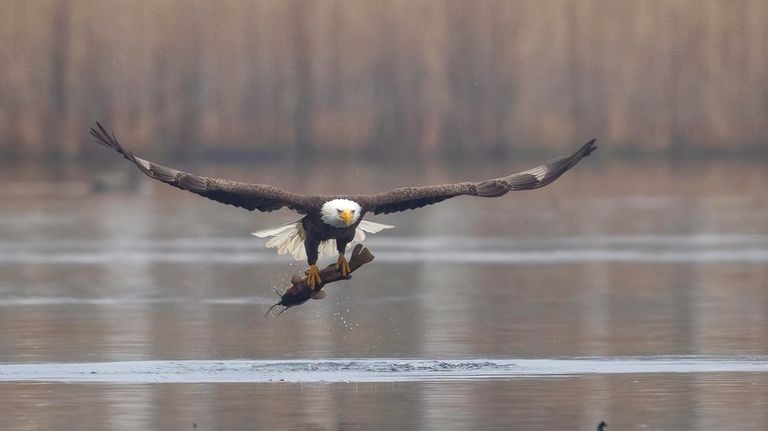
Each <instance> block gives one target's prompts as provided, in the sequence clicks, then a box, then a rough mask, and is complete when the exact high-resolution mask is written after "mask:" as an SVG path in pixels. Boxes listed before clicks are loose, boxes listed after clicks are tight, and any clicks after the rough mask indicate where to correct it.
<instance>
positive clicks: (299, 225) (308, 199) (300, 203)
mask: <svg viewBox="0 0 768 431" xmlns="http://www.w3.org/2000/svg"><path fill="white" fill-rule="evenodd" d="M90 132H91V135H92V136H93V137H94V138H95V139H96V141H98V142H99V143H100V144H102V145H104V146H106V147H109V148H112V149H113V150H115V151H117V152H118V153H120V154H121V155H122V156H123V157H124V158H126V159H127V160H129V161H130V162H132V163H133V164H135V165H136V166H137V167H138V168H139V169H140V170H141V171H142V172H143V173H144V174H146V175H147V176H149V177H152V178H154V179H156V180H159V181H162V182H164V183H166V184H170V185H172V186H174V187H177V188H180V189H182V190H187V191H190V192H192V193H196V194H198V195H200V196H204V197H206V198H208V199H212V200H215V201H217V202H221V203H224V204H227V205H234V206H236V207H240V208H245V209H247V210H251V211H254V210H258V211H262V212H269V211H274V210H277V209H280V208H290V209H292V210H294V211H296V212H298V213H299V214H303V215H304V216H303V217H302V218H301V219H300V220H298V221H296V222H292V223H289V224H286V225H282V226H278V227H276V228H271V229H266V230H263V231H259V232H256V233H254V235H256V236H259V237H262V238H266V237H271V239H270V240H269V241H268V242H267V246H269V247H275V248H277V251H278V253H280V254H285V253H290V254H291V255H292V256H294V258H297V259H303V258H305V257H306V259H307V263H308V264H309V270H308V271H307V274H308V283H309V285H310V287H311V288H314V287H315V286H316V285H317V284H319V283H320V275H319V270H318V268H317V259H318V256H319V255H320V254H332V253H333V249H334V248H335V249H336V251H337V252H338V253H339V257H338V261H337V266H338V269H339V271H340V272H341V274H342V276H345V277H346V276H347V274H348V273H349V265H348V263H347V260H346V258H345V257H344V252H345V250H346V249H347V245H348V244H350V243H351V242H352V241H357V242H359V241H362V240H363V239H364V238H365V232H369V233H376V232H379V231H381V230H383V229H387V228H391V227H392V226H388V225H383V224H379V223H373V222H369V221H365V220H363V216H365V214H366V213H373V214H389V213H393V212H398V211H405V210H411V209H416V208H421V207H423V206H426V205H431V204H435V203H438V202H442V201H444V200H446V199H450V198H453V197H456V196H464V195H466V196H479V197H498V196H503V195H505V194H506V193H507V192H510V191H518V190H533V189H537V188H539V187H544V186H546V185H547V184H549V183H551V182H553V181H555V180H556V179H557V178H559V177H560V175H562V174H563V173H564V172H565V171H567V170H568V169H570V168H572V167H573V166H574V165H575V164H576V163H578V162H579V160H581V159H582V158H584V157H586V156H588V155H590V154H591V153H592V152H593V151H594V150H595V149H597V147H596V146H595V140H594V139H593V140H591V141H589V142H587V143H586V144H584V145H583V146H582V147H581V148H579V149H578V150H577V151H576V152H575V153H573V154H571V155H570V156H565V157H560V158H558V159H555V160H552V161H550V162H548V163H545V164H543V165H540V166H537V167H535V168H533V169H529V170H527V171H524V172H519V173H516V174H512V175H509V176H506V177H500V178H494V179H490V180H485V181H479V182H463V183H457V184H443V185H437V186H425V187H403V188H398V189H394V190H390V191H386V192H383V193H376V194H369V195H301V194H297V193H291V192H287V191H285V190H282V189H280V188H278V187H273V186H269V185H265V184H251V183H243V182H239V181H232V180H224V179H219V178H210V177H203V176H199V175H194V174H190V173H187V172H183V171H179V170H176V169H173V168H169V167H167V166H163V165H159V164H157V163H153V162H150V161H148V160H144V159H142V158H140V157H136V156H134V155H133V153H131V152H130V151H128V150H127V149H125V148H124V147H123V146H122V145H120V143H119V142H118V140H117V138H116V137H115V135H114V133H111V134H110V133H108V132H107V131H106V130H105V129H104V127H103V126H102V125H101V124H99V123H96V127H95V128H91V129H90Z"/></svg>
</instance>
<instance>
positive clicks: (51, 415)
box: [0, 159, 768, 430]
mask: <svg viewBox="0 0 768 431" xmlns="http://www.w3.org/2000/svg"><path fill="white" fill-rule="evenodd" d="M590 162H594V163H588V164H585V165H584V166H583V167H581V166H580V167H579V169H575V170H574V171H573V172H569V173H568V174H566V176H565V177H564V178H563V179H561V180H560V181H558V182H557V183H555V184H553V185H552V186H550V187H547V188H545V189H542V190H539V191H535V192H525V193H515V194H511V195H508V196H507V197H505V198H502V199H471V198H459V199H455V200H452V201H449V202H446V203H444V204H442V205H438V206H433V207H429V208H425V209H423V210H419V211H414V212H410V213H402V214H397V215H392V216H389V217H380V216H376V217H372V219H374V220H377V221H382V222H386V223H390V224H394V225H395V226H396V229H394V230H390V231H386V232H384V233H382V234H377V235H374V236H372V237H370V240H369V241H366V244H367V245H368V246H369V247H371V249H372V251H373V252H374V254H376V256H377V260H376V262H374V263H373V264H371V265H369V266H366V267H365V268H364V270H362V271H361V272H360V273H359V274H358V273H356V274H355V277H354V279H353V280H352V281H350V282H345V283H340V284H335V285H333V286H329V287H328V296H327V297H326V299H325V300H322V301H311V302H309V303H307V304H305V305H302V306H300V307H297V308H295V309H291V310H289V311H288V312H286V313H284V314H283V315H282V316H281V317H280V318H279V319H263V318H262V315H263V313H264V310H265V308H266V306H267V304H270V303H272V302H274V295H273V293H272V290H273V289H274V288H282V287H284V286H286V284H287V282H288V279H289V278H290V275H291V273H292V272H294V271H300V270H303V269H304V264H303V263H301V262H298V263H293V262H291V261H289V260H287V259H286V258H284V257H280V256H275V255H273V254H271V251H265V250H264V249H262V240H258V239H255V238H252V237H249V233H250V232H252V231H254V230H256V229H259V228H264V227H268V226H271V225H276V224H279V223H283V222H285V221H288V220H291V219H292V217H295V215H293V214H291V213H289V212H277V213H274V214H250V213H247V212H244V211H242V210H238V209H234V208H229V207H224V206H220V205H218V204H215V203H211V202H208V201H206V200H204V199H200V198H198V197H196V196H193V195H189V194H185V193H183V192H180V191H177V190H175V189H172V188H170V187H167V186H163V185H155V184H151V183H149V182H139V189H138V190H136V191H130V190H124V189H119V190H115V191H113V192H107V193H92V192H90V186H89V183H88V181H89V178H91V175H92V174H87V173H85V172H82V171H80V170H78V169H73V170H72V171H66V170H65V171H63V172H62V171H61V170H59V171H56V172H55V173H53V174H44V173H45V172H46V171H45V170H44V169H42V168H41V169H40V170H35V169H25V170H14V169H5V168H4V169H2V170H0V181H3V183H4V184H7V185H8V187H7V188H5V190H10V191H11V192H9V193H4V192H3V191H1V190H0V196H2V198H3V199H0V332H2V336H1V337H0V362H3V363H19V362H21V363H33V362H46V363H53V362H55V363H61V362H111V361H133V360H138V361H146V360H149V361H152V360H185V359H188V360H214V361H215V360H231V359H242V358H247V359H254V360H264V359H269V360H289V359H296V360H304V359H312V358H315V359H325V358H339V357H343V358H425V359H429V360H433V359H435V360H449V359H451V358H470V359H472V358H491V359H490V360H505V358H507V359H508V358H562V357H594V356H623V357H626V356H633V357H640V358H648V357H657V356H659V355H686V356H688V355H694V356H701V355H703V356H723V357H731V358H740V357H744V356H745V355H753V356H759V357H764V356H765V355H768V288H767V286H768V265H767V264H766V263H767V262H766V261H767V260H768V257H767V256H768V195H766V194H765V193H764V190H763V187H764V185H765V184H768V170H766V169H765V168H764V165H761V164H759V163H746V162H742V163H739V162H733V161H730V162H717V163H714V162H713V163H696V164H691V165H683V166H667V165H653V164H646V165H643V164H640V165H637V164H629V163H625V164H622V163H618V162H617V163H613V162H611V163H605V164H603V165H601V164H600V161H599V159H596V160H595V161H590ZM118 166H120V168H123V166H122V165H118ZM524 166H526V164H520V165H514V166H513V165H512V164H504V166H498V165H495V166H492V167H489V166H463V167H460V168H459V167H443V166H426V167H424V168H423V169H422V168H420V167H400V168H398V169H400V170H399V171H397V172H393V169H392V168H391V167H387V168H377V167H374V166H360V168H359V169H350V170H345V171H338V170H334V169H330V168H328V167H322V166H318V167H317V168H316V169H315V170H314V171H310V172H307V173H305V174H302V175H304V176H301V177H295V173H294V172H293V170H290V169H284V167H266V166H260V167H258V169H240V168H233V167H222V166H206V167H201V168H197V169H192V168H189V169H190V170H195V171H197V172H200V173H202V174H206V175H220V176H227V177H234V178H240V179H245V180H249V179H250V180H258V181H260V182H270V183H274V184H277V185H280V186H283V187H286V188H289V189H292V190H297V191H311V192H330V191H334V190H338V189H339V184H342V185H343V186H344V187H343V188H344V190H346V191H349V192H364V191H377V190H381V189H382V188H387V187H394V186H400V185H407V184H426V183H437V182H447V181H454V180H462V179H466V178H482V177H488V176H494V175H496V174H498V173H500V171H501V172H503V171H507V170H508V171H512V170H515V169H517V168H520V167H524ZM125 168H127V166H126V167H125ZM733 172H738V175H737V176H736V177H734V175H733ZM59 184H63V185H64V186H65V187H63V188H59V187H57V186H58V185H59ZM25 190H26V192H25ZM712 371H714V370H712ZM766 393H768V376H767V374H766V373H765V372H741V373H714V372H712V373H696V374H684V375H669V374H633V373H632V372H628V373H625V374H620V375H600V376H576V377H568V378H556V377H546V378H543V377H526V378H521V377H518V378H515V379H505V380H494V379H491V380H485V381H472V382H467V381H460V382H456V381H440V382H399V383H365V382H358V383H334V384H321V383H304V384H298V383H279V382H274V383H257V384H235V383H204V384H203V383H187V384H164V385H146V384H131V385H115V384H114V383H109V382H103V383H98V384H95V383H91V384H69V385H62V384H57V383H46V384H32V383H20V382H6V383H2V384H0V400H2V401H0V428H8V427H18V428H25V429H38V428H54V427H56V426H64V425H65V424H67V423H71V421H74V420H78V421H82V420H83V418H87V419H86V420H85V422H84V423H83V429H103V428H108V427H115V428H125V429H135V428H137V427H138V428H155V429H183V428H191V427H192V424H193V423H195V424H197V425H198V429H232V428H235V429H237V428H258V429H274V428H278V427H284V428H288V429H375V428H379V429H399V428H402V429H406V428H410V429H413V428H421V429H471V428H486V429H490V428H495V427H496V428H504V427H506V428H509V427H513V426H515V425H518V426H521V427H525V426H528V427H535V428H538V429H547V428H549V429H594V426H595V424H597V422H599V421H600V420H601V419H605V420H606V421H607V422H608V423H609V425H610V428H609V429H644V428H647V429H665V430H669V429H717V428H723V427H725V426H728V427H730V429H744V430H747V429H764V428H766V427H767V426H768V415H766V413H765V412H766V411H768V399H766V397H765V394H766ZM392 412H397V414H393V413H392ZM68 421H69V422H68Z"/></svg>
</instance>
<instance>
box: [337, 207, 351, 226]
mask: <svg viewBox="0 0 768 431" xmlns="http://www.w3.org/2000/svg"><path fill="white" fill-rule="evenodd" d="M339 218H341V219H342V220H344V223H346V224H347V226H349V225H351V224H352V211H350V210H344V211H342V212H341V214H339Z"/></svg>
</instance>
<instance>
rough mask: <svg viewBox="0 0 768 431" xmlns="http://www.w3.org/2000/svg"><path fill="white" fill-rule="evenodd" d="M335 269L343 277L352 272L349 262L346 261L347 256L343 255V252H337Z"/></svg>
mask: <svg viewBox="0 0 768 431" xmlns="http://www.w3.org/2000/svg"><path fill="white" fill-rule="evenodd" d="M336 270H338V271H339V272H340V273H341V276H342V277H344V278H346V277H347V276H348V275H349V273H350V272H352V270H351V269H349V263H347V258H346V257H344V253H339V260H337V261H336Z"/></svg>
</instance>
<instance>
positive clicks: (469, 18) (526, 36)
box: [0, 0, 768, 157]
mask: <svg viewBox="0 0 768 431" xmlns="http://www.w3.org/2000/svg"><path fill="white" fill-rule="evenodd" d="M0 57H2V60H1V61H0V155H1V154H5V155H18V156H25V157H35V156H41V155H45V156H49V155H59V156H65V157H69V156H79V155H83V154H87V155H89V154H91V153H92V152H91V151H90V150H91V149H92V144H91V143H90V142H88V139H87V133H86V132H87V129H88V126H90V125H92V124H93V122H94V121H97V120H98V121H103V122H105V123H107V124H110V125H112V126H113V127H114V128H115V129H117V130H118V131H119V133H120V135H121V137H123V139H124V140H125V141H126V142H130V143H131V145H132V146H133V147H135V148H136V150H137V151H141V152H142V153H143V154H148V153H150V154H148V155H152V154H151V153H154V154H155V155H157V153H158V152H165V153H169V154H167V155H169V156H172V155H178V154H180V153H181V152H182V151H184V152H188V151H192V152H193V154H194V153H195V152H200V151H205V152H211V151H214V152H222V153H235V154H237V153H240V152H254V153H260V154H297V153H301V154H304V153H306V152H307V151H313V150H315V151H319V150H328V149H338V150H349V151H351V152H353V153H358V154H359V153H363V152H368V153H370V152H373V153H375V154H382V153H398V154H410V155H417V156H418V155H422V156H423V155H427V154H434V152H435V151H440V152H443V153H445V154H454V155H455V154H459V155H469V154H505V153H509V152H511V151H512V150H519V149H528V150H530V149H537V148H539V147H541V146H547V147H553V150H552V152H554V151H555V150H554V148H556V149H559V150H563V149H565V148H570V146H571V145H573V143H574V142H581V141H584V140H587V139H589V138H592V137H598V138H600V139H601V140H602V141H603V142H605V143H609V144H608V145H604V148H605V149H606V150H607V151H609V152H610V151H612V150H613V151H617V150H618V151H644V152H645V151H664V152H679V151H688V150H694V149H695V150H718V151H726V152H740V151H745V150H748V149H754V148H757V147H758V146H759V145H760V144H764V143H765V141H766V138H768V121H766V120H765V119H766V118H767V117H768V115H766V114H768V2H765V1H764V0H729V1H706V2H701V1H698V0H680V1H661V0H649V1H626V2H616V1H612V0H576V1H571V0H560V1H553V2H539V1H514V2H513V1H480V2H471V1H460V0H451V1H437V0H434V1H432V0H425V1H411V0H393V1H380V2H373V1H365V2H351V1H350V2H343V1H331V0H327V1H326V0H321V1H302V0H290V1H267V0H264V1H246V0H226V1H220V2H211V1H207V0H164V1H150V0H138V1H131V2H126V1H119V0H107V1H100V2H94V1H90V0H36V1H33V2H29V1H20V0H11V1H9V2H6V4H5V5H4V6H3V13H2V14H0ZM86 150H87V151H86Z"/></svg>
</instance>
